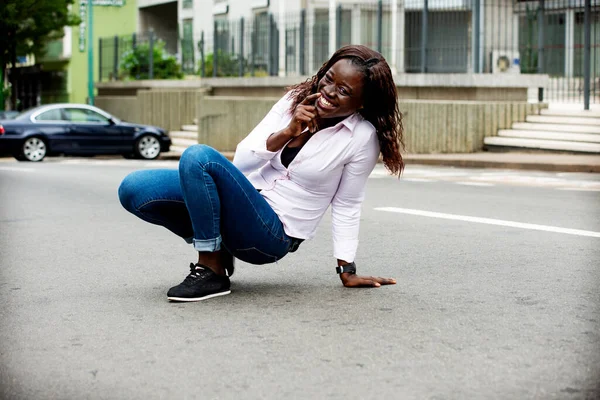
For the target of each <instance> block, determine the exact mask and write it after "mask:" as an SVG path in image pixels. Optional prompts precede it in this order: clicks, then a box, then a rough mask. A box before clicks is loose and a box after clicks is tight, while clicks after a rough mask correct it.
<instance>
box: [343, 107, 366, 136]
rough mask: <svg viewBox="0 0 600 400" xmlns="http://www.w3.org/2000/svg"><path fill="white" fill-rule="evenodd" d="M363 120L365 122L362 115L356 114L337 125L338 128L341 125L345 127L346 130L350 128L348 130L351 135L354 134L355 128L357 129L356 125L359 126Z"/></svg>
mask: <svg viewBox="0 0 600 400" xmlns="http://www.w3.org/2000/svg"><path fill="white" fill-rule="evenodd" d="M362 120H363V116H362V115H360V114H359V113H358V112H355V113H354V114H352V115H349V116H347V117H346V118H344V120H343V121H341V122H339V123H338V124H337V125H338V126H339V125H340V124H341V125H344V126H345V127H346V128H348V130H349V131H350V134H353V133H354V128H356V125H358V123H359V122H360V121H362Z"/></svg>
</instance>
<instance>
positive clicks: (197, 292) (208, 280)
mask: <svg viewBox="0 0 600 400" xmlns="http://www.w3.org/2000/svg"><path fill="white" fill-rule="evenodd" d="M230 284H231V283H230V281H229V278H228V277H226V276H221V275H217V274H215V273H214V272H213V271H212V270H211V269H210V268H208V267H207V266H205V265H202V264H190V274H189V275H188V276H187V277H186V278H185V279H184V280H183V282H181V283H180V284H179V285H177V286H173V287H172V288H171V289H169V291H168V292H167V298H168V299H169V300H171V301H200V300H206V299H210V298H211V297H217V296H224V295H226V294H229V293H231V290H229V288H230Z"/></svg>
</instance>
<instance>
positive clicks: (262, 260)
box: [233, 247, 278, 265]
mask: <svg viewBox="0 0 600 400" xmlns="http://www.w3.org/2000/svg"><path fill="white" fill-rule="evenodd" d="M233 255H234V256H235V258H237V259H239V260H242V261H244V262H247V263H250V264H256V265H261V264H270V263H274V262H275V261H277V260H278V258H277V257H276V256H273V255H271V254H267V253H265V252H264V251H260V250H259V249H257V248H256V247H250V248H249V249H239V250H235V251H234V252H233Z"/></svg>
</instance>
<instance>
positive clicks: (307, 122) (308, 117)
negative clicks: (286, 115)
mask: <svg viewBox="0 0 600 400" xmlns="http://www.w3.org/2000/svg"><path fill="white" fill-rule="evenodd" d="M320 96H321V94H320V93H314V94H311V95H310V96H307V97H306V98H305V99H304V100H303V101H302V103H300V104H298V107H296V110H295V111H294V115H292V120H291V121H290V124H289V125H288V134H289V135H290V136H291V137H294V138H295V137H298V136H300V135H301V134H302V132H303V131H304V130H305V129H306V128H308V130H309V131H310V133H315V132H316V131H317V130H318V129H319V127H318V126H317V108H316V107H315V102H316V101H317V99H318V98H319V97H320Z"/></svg>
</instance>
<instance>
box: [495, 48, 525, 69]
mask: <svg viewBox="0 0 600 400" xmlns="http://www.w3.org/2000/svg"><path fill="white" fill-rule="evenodd" d="M492 73H494V74H519V73H521V59H520V57H519V52H518V51H504V50H492Z"/></svg>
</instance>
